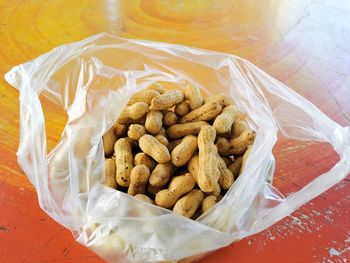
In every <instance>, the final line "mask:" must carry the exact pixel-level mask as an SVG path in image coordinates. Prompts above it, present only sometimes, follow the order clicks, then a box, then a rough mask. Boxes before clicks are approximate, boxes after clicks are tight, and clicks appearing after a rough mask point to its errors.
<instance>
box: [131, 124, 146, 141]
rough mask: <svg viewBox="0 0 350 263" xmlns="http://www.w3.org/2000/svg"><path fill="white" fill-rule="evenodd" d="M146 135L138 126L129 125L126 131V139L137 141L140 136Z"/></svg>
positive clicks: (141, 127) (143, 129)
mask: <svg viewBox="0 0 350 263" xmlns="http://www.w3.org/2000/svg"><path fill="white" fill-rule="evenodd" d="M144 134H146V129H145V127H144V126H142V125H140V124H131V125H130V126H129V130H128V137H129V138H130V139H133V140H135V141H138V140H139V139H140V138H141V136H142V135H144Z"/></svg>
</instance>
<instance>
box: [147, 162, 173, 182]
mask: <svg viewBox="0 0 350 263" xmlns="http://www.w3.org/2000/svg"><path fill="white" fill-rule="evenodd" d="M174 170H175V167H174V165H173V164H172V163H171V162H167V163H159V164H157V165H156V167H155V168H154V170H153V171H152V173H151V176H150V178H149V184H150V185H152V186H154V187H162V186H164V185H166V184H167V183H168V181H169V179H170V177H171V176H172V174H173V172H174Z"/></svg>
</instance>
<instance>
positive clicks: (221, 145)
mask: <svg viewBox="0 0 350 263" xmlns="http://www.w3.org/2000/svg"><path fill="white" fill-rule="evenodd" d="M254 139H255V132H254V131H252V130H245V131H244V132H243V133H242V134H241V135H240V136H239V137H237V138H233V139H231V140H228V139H226V138H220V139H219V140H218V141H217V143H216V146H217V148H218V151H219V153H220V154H221V155H233V154H234V155H238V154H242V153H244V152H245V151H246V149H247V147H248V146H249V145H251V144H253V142H254Z"/></svg>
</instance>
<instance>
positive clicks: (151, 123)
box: [145, 110, 163, 134]
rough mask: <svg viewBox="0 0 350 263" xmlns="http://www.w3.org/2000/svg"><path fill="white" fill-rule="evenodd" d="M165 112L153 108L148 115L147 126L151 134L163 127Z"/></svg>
mask: <svg viewBox="0 0 350 263" xmlns="http://www.w3.org/2000/svg"><path fill="white" fill-rule="evenodd" d="M162 120H163V113H162V112H161V111H155V110H151V111H150V112H149V113H148V114H147V117H146V122H145V128H146V130H147V131H148V132H149V133H151V134H157V133H158V132H159V131H160V129H161V128H162V124H163V122H162Z"/></svg>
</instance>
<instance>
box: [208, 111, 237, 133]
mask: <svg viewBox="0 0 350 263" xmlns="http://www.w3.org/2000/svg"><path fill="white" fill-rule="evenodd" d="M239 114H240V112H239V110H238V108H237V107H236V106H234V105H230V106H227V107H226V108H224V109H223V111H222V113H221V114H220V115H219V116H217V117H216V119H215V121H214V123H213V127H214V128H215V130H216V133H217V134H225V133H229V132H231V127H232V124H233V123H234V121H235V120H236V119H237V117H238V115H239Z"/></svg>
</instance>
